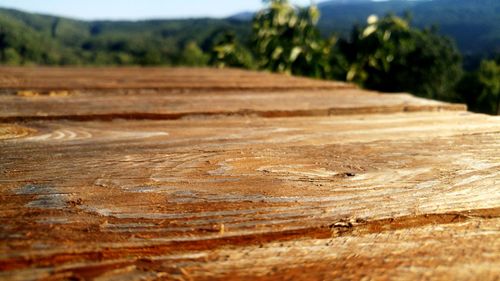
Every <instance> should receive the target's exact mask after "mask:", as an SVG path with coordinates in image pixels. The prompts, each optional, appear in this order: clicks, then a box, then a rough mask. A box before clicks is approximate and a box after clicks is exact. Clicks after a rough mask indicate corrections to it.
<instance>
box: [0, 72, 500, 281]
mask: <svg viewBox="0 0 500 281" xmlns="http://www.w3.org/2000/svg"><path fill="white" fill-rule="evenodd" d="M213 71H215V70H213ZM68 75H70V74H68ZM287 79H288V78H287ZM254 91H255V90H254ZM324 91H325V90H320V91H318V90H310V91H296V90H293V91H288V90H287V91H283V92H281V94H283V95H291V93H293V95H297V96H299V97H297V99H296V100H298V101H304V100H307V98H306V96H307V95H309V94H310V93H312V95H318V96H322V95H325V94H326V92H324ZM335 91H337V90H335ZM356 91H360V90H356ZM207 93H208V92H207ZM102 94H103V95H104V94H105V93H102ZM212 94H213V95H215V96H216V97H217V98H216V99H215V100H216V101H217V102H214V103H213V106H214V107H217V106H219V105H218V104H219V103H224V102H227V104H229V105H230V104H231V103H233V104H235V102H233V101H231V99H236V95H235V94H228V100H229V101H227V100H225V99H224V98H223V96H222V95H221V96H217V95H218V94H217V93H215V92H212ZM246 94H248V95H249V96H250V97H252V99H254V101H253V102H254V106H255V110H259V107H258V106H257V105H258V104H260V105H261V106H262V108H265V110H276V108H279V110H282V109H283V108H286V110H289V111H291V112H294V111H296V110H307V109H309V108H308V106H311V104H312V105H313V106H314V107H318V108H319V107H320V105H321V104H319V103H318V104H315V103H314V102H313V101H311V103H309V104H307V103H302V102H298V101H297V102H289V103H284V104H278V103H276V104H275V105H273V104H270V103H269V104H268V103H266V102H262V101H259V99H258V97H260V98H261V99H263V100H264V101H266V100H268V99H269V96H272V93H271V92H269V91H268V90H265V91H264V92H261V93H251V94H249V93H248V92H246V93H242V95H243V96H244V97H245V95H246ZM88 95H95V96H92V97H94V98H99V96H98V95H97V94H92V93H89V94H88ZM110 95H117V94H116V93H110ZM162 95H164V96H165V97H163V96H162ZM169 95H171V93H170V94H169V93H163V94H160V93H154V96H156V97H157V98H158V99H160V100H161V99H169V98H170V96H169ZM259 95H260V96H259ZM359 95H361V96H364V95H366V96H369V95H371V93H365V92H360V93H359ZM7 96H9V97H13V96H12V95H11V94H7ZM174 96H175V95H174ZM300 96H302V97H300ZM349 96H351V99H349ZM195 97H196V99H198V98H200V96H195ZM207 97H208V96H207ZM246 97H248V96H246ZM307 97H308V96H307ZM389 97H395V99H396V100H397V99H398V96H387V97H386V96H380V105H381V106H384V102H385V100H387V102H388V103H390V102H391V101H390V98H389ZM1 98H5V97H1ZM344 98H345V100H344V101H343V102H338V106H343V105H346V104H359V103H360V102H361V101H357V98H359V96H358V94H357V92H352V94H350V95H347V94H346V95H345V97H344ZM145 99H146V100H147V97H145ZM332 99H335V97H334V95H332ZM112 101H113V100H112V99H111V100H109V103H110V105H111V104H112ZM187 101H188V99H187V98H186V102H187ZM324 101H325V103H326V102H328V98H327V96H325V97H324ZM414 101H415V100H414V99H411V102H414ZM81 102H84V99H83V98H81ZM137 102H138V103H139V105H140V104H141V101H139V100H137ZM198 102H199V101H193V103H192V105H189V104H188V105H185V106H186V107H187V106H193V107H195V106H198V107H200V108H201V107H202V104H198V105H197V103H198ZM375 102H377V101H376V100H371V101H369V102H367V103H374V104H375ZM398 102H399V101H396V102H395V103H398ZM423 102H427V101H423ZM71 103H72V102H71V97H69V100H68V102H67V104H68V107H69V108H71ZM429 103H432V102H429ZM63 104H64V103H63ZM75 104H78V102H77V103H75ZM87 104H88V106H86V107H85V110H94V107H93V106H91V105H92V104H94V103H92V102H88V103H87ZM131 104H133V103H130V105H129V106H130V108H132V107H131ZM142 104H146V102H144V103H142ZM374 104H372V105H373V106H374V107H375V105H374ZM229 105H228V106H227V108H226V110H227V112H230V111H231V110H233V109H232V108H231V106H229ZM151 107H152V108H153V109H154V110H162V109H161V106H158V107H157V108H156V109H155V107H154V105H153V103H151ZM206 107H207V108H208V107H209V106H208V102H207V105H206ZM280 107H282V108H280ZM40 108H41V109H43V108H45V107H44V106H41V107H40ZM76 108H77V107H74V108H72V109H67V110H68V111H67V112H68V113H72V112H73V110H76ZM123 108H125V107H117V108H116V109H114V110H112V111H110V112H113V114H116V113H119V112H120V110H122V109H123ZM179 108H181V109H179V110H184V109H182V106H179ZM352 108H355V107H352ZM144 109H145V110H148V109H149V108H148V107H147V106H146V105H144ZM177 109H178V108H176V107H172V108H169V109H168V110H177ZM30 110H31V109H30ZM57 110H61V111H64V110H66V109H65V108H64V107H59V109H57ZM95 110H99V109H98V107H97V106H96V107H95ZM102 110H104V109H102ZM223 110H224V108H223ZM441 110H443V109H441ZM185 111H186V112H188V110H185ZM47 112H49V111H47ZM56 112H58V111H56ZM354 113H355V112H351V113H349V114H348V115H336V116H308V117H293V118H292V117H276V118H262V117H257V116H253V115H236V116H234V115H227V114H226V115H218V116H212V117H210V118H208V117H207V116H206V115H201V116H197V115H189V116H185V118H184V119H180V120H134V119H132V118H131V119H128V120H124V119H115V118H111V119H109V120H86V121H81V120H80V121H77V120H67V119H65V118H63V117H64V116H57V115H56V114H54V117H53V118H52V119H53V120H38V119H31V120H28V119H25V120H24V121H22V119H19V120H17V121H16V122H6V123H3V124H2V125H1V126H0V159H2V161H1V162H0V171H1V172H0V200H1V201H0V202H2V203H0V220H1V221H0V222H1V223H0V235H1V238H2V243H1V244H0V270H1V272H0V279H6V280H26V279H43V278H48V279H70V278H73V279H98V280H117V279H120V280H121V279H130V280H140V279H167V280H214V279H215V280H248V279H251V280H256V279H258V280H282V279H287V280H290V279H293V280H295V279H297V280H325V279H326V280H331V279H334V278H339V279H352V280H359V279H363V278H365V279H374V280H386V279H406V280H414V279H446V280H497V279H498V278H499V277H500V270H499V269H500V192H499V191H500V119H499V118H498V117H491V116H486V115H479V114H472V113H468V112H465V111H449V110H444V111H439V112H436V109H435V108H432V107H430V108H428V110H425V109H424V108H421V109H420V111H419V112H389V111H383V112H382V113H380V112H379V113H376V112H371V113H370V114H366V113H363V114H359V113H358V114H354ZM2 114H3V116H4V117H5V116H15V115H13V114H12V112H10V111H8V110H7V109H5V110H2V111H1V112H0V115H2ZM65 114H66V113H65ZM81 114H85V112H82V113H81ZM27 115H28V114H24V113H23V114H19V116H27ZM292 116H293V115H292ZM61 118H62V119H61Z"/></svg>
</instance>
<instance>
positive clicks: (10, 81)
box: [0, 67, 355, 94]
mask: <svg viewBox="0 0 500 281" xmlns="http://www.w3.org/2000/svg"><path fill="white" fill-rule="evenodd" d="M0 88H1V89H3V91H4V92H12V91H13V90H35V91H40V92H42V93H45V94H50V91H61V90H62V91H68V90H69V91H78V90H94V91H98V90H110V89H114V90H116V89H121V90H127V89H131V90H148V89H156V90H157V89H163V90H170V91H182V92H190V91H202V90H219V91H221V90H255V89H260V90H263V89H264V90H284V89H339V88H355V87H354V85H352V84H347V83H343V82H336V81H322V80H314V79H307V78H299V77H291V76H286V75H278V74H271V73H266V72H251V71H244V70H238V69H217V70H216V69H212V68H165V67H162V68H140V67H120V68H116V67H115V68H113V67H98V68H95V67H94V68H91V67H82V68H75V67H67V68H53V67H52V68H51V67H32V68H28V67H0Z"/></svg>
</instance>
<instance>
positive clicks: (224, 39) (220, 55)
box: [210, 32, 255, 69]
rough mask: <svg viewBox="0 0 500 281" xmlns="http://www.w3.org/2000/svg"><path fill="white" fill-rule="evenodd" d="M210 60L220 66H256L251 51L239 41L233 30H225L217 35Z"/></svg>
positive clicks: (249, 67) (251, 67) (250, 67)
mask: <svg viewBox="0 0 500 281" xmlns="http://www.w3.org/2000/svg"><path fill="white" fill-rule="evenodd" d="M210 62H211V64H212V65H215V66H217V67H220V68H222V67H241V68H247V69H254V68H255V62H254V59H253V56H252V54H251V52H250V51H249V50H248V49H246V48H245V47H244V46H243V45H241V44H240V43H239V42H238V40H237V39H236V36H235V35H234V34H233V33H232V32H223V33H220V34H218V35H216V36H215V39H214V42H213V47H212V56H211V59H210Z"/></svg>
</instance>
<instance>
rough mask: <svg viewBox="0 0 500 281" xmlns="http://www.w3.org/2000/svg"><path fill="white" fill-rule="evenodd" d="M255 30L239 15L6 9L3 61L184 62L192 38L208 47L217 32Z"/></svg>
mask: <svg viewBox="0 0 500 281" xmlns="http://www.w3.org/2000/svg"><path fill="white" fill-rule="evenodd" d="M250 29H251V26H250V25H249V24H248V22H247V21H240V20H237V19H210V18H197V19H183V20H145V21H80V20H73V19H69V18H63V17H56V16H49V15H39V14H32V13H25V12H21V11H17V10H12V9H1V8H0V61H3V62H5V61H10V63H11V64H18V63H24V61H28V62H35V63H41V64H106V65H108V64H141V65H155V64H167V65H168V64H178V63H180V62H179V59H181V58H180V56H181V55H182V52H183V48H184V47H185V46H186V45H188V43H190V42H195V43H197V44H198V46H200V47H201V48H204V49H206V50H207V49H208V48H209V46H210V45H211V40H212V39H213V38H214V35H215V34H218V33H220V32H223V31H225V30H232V31H233V32H234V33H235V34H236V35H237V36H238V37H239V38H240V39H241V40H242V41H245V40H247V38H249V34H250ZM16 60H20V62H18V61H16Z"/></svg>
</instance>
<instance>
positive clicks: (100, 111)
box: [0, 89, 466, 122]
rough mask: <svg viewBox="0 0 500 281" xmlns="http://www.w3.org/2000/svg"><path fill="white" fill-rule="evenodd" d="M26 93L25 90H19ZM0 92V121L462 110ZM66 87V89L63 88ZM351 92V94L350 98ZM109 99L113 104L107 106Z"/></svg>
mask: <svg viewBox="0 0 500 281" xmlns="http://www.w3.org/2000/svg"><path fill="white" fill-rule="evenodd" d="M20 93H26V92H20ZM29 93H30V95H28V96H26V95H23V94H21V95H0V121H4V122H5V121H15V120H34V119H58V118H64V119H71V120H109V119H113V118H126V119H180V118H190V117H203V116H227V115H241V116H254V117H257V116H260V117H292V116H328V115H341V114H360V113H364V114H367V113H393V112H405V111H441V110H462V111H463V110H466V107H465V106H464V105H461V104H449V103H444V102H438V101H432V100H426V99H421V98H416V97H414V96H411V95H409V94H380V93H376V92H370V91H365V90H359V89H336V90H307V91H304V90H301V91H275V92H270V91H250V92H248V91H247V92H238V91H231V92H213V91H208V92H203V93H190V94H184V93H169V92H162V91H154V92H150V93H148V94H144V93H117V92H106V93H101V92H83V93H67V94H64V95H58V94H52V95H50V94H49V95H39V94H36V93H33V92H29ZM65 93H66V92H65ZM354 97H355V98H354ZM111 105H112V106H111Z"/></svg>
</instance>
